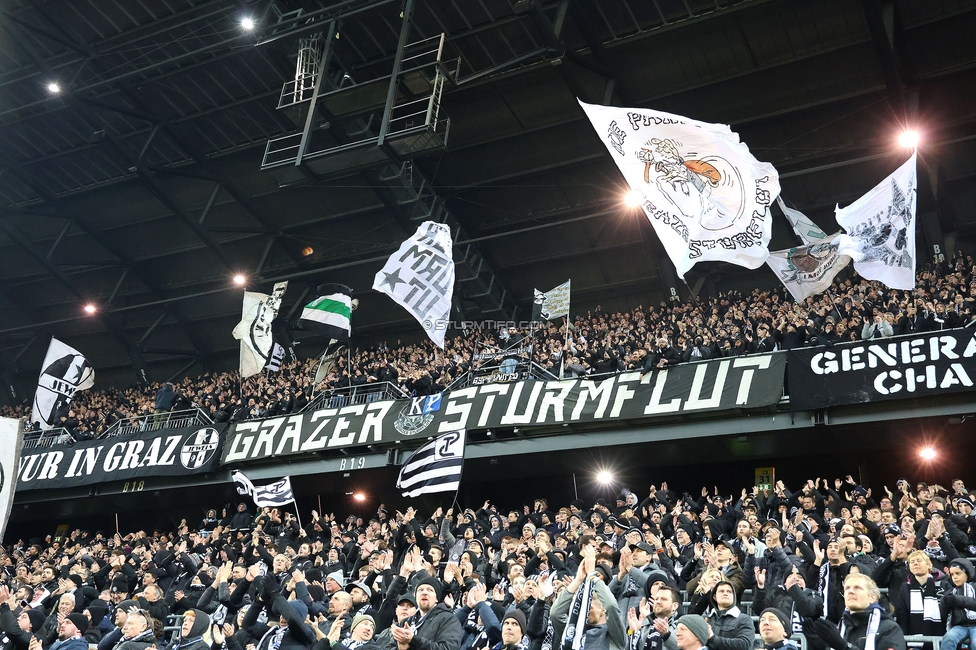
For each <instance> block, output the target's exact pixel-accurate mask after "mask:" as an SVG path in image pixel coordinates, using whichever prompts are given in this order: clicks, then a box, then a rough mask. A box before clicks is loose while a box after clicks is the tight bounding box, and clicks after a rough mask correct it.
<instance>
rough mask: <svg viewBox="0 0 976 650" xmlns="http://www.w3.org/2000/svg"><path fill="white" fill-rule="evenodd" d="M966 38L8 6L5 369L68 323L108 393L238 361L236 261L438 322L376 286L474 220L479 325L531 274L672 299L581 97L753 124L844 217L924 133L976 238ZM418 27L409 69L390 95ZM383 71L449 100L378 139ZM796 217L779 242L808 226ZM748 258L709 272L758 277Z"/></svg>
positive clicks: (17, 370) (645, 6) (393, 319)
mask: <svg viewBox="0 0 976 650" xmlns="http://www.w3.org/2000/svg"><path fill="white" fill-rule="evenodd" d="M403 13H406V15H407V17H408V18H411V20H410V21H409V26H410V29H409V31H408V32H407V33H406V34H402V30H401V25H402V23H403V20H402V18H401V15H402V14H403ZM244 18H250V19H252V20H253V21H254V24H255V25H254V29H252V30H246V29H244V27H242V23H241V21H242V20H243V19H244ZM442 33H443V34H444V35H445V37H444V39H443V41H441V39H440V38H439V36H440V35H441V34H442ZM973 33H976V2H973V1H972V0H896V1H890V0H863V1H861V2H856V1H852V0H810V1H807V2H802V3H800V2H789V1H786V0H558V1H552V0H549V1H543V0H519V1H518V2H514V1H513V0H425V1H422V2H414V1H412V0H407V1H406V2H401V1H395V2H394V1H389V0H385V1H384V0H345V1H341V2H339V1H328V0H307V1H300V0H274V1H273V2H267V1H261V2H247V1H245V0H238V1H237V2H227V1H224V0H201V1H195V0H87V1H86V2H76V1H74V0H10V1H9V2H7V3H5V4H4V7H3V8H2V9H0V368H2V369H3V371H4V373H5V376H6V379H7V380H8V381H7V382H4V383H8V382H9V381H10V380H11V378H12V377H17V378H18V379H21V378H22V379H23V381H25V382H30V381H32V380H33V378H34V377H36V372H37V368H38V367H39V366H40V363H41V360H42V358H43V354H44V350H45V348H46V345H47V340H48V338H49V336H50V335H52V334H53V335H55V336H57V337H58V338H61V339H62V340H64V341H65V342H67V343H69V344H71V345H74V346H75V347H77V348H79V349H81V350H83V351H84V352H85V353H86V354H87V355H88V356H89V359H90V360H91V361H92V363H93V364H94V366H95V367H96V369H100V370H101V372H102V374H100V377H101V378H105V380H108V381H109V382H113V380H114V383H116V384H124V383H128V382H129V381H131V380H132V379H133V378H134V377H135V375H134V374H133V372H132V367H133V363H139V360H140V359H143V360H144V361H145V363H146V364H148V365H147V367H148V369H149V371H150V372H151V374H152V376H153V378H154V379H157V380H159V379H165V378H167V377H169V376H178V375H179V374H180V373H183V374H186V373H190V374H196V373H197V372H199V371H202V370H203V369H204V368H207V369H213V368H218V369H219V368H229V367H233V366H234V365H235V359H236V355H237V353H236V350H237V342H236V341H235V340H234V339H233V338H232V337H231V336H230V331H231V329H232V328H233V326H234V324H236V322H237V321H238V320H239V318H240V310H241V295H240V290H239V288H236V287H234V285H233V284H232V281H231V277H232V276H233V275H235V274H238V273H240V274H244V275H245V276H246V277H247V278H248V281H247V286H248V288H252V289H255V290H262V291H267V290H269V289H270V285H271V282H272V281H273V280H275V279H285V278H288V279H290V281H291V285H290V288H289V290H288V293H287V295H286V297H285V301H284V305H283V309H282V314H283V315H284V317H285V319H291V321H293V320H294V319H295V318H297V315H298V313H299V311H300V306H301V305H302V304H303V303H304V302H307V298H309V296H311V295H312V293H311V292H312V291H314V287H315V286H316V285H318V284H320V283H322V282H342V283H345V284H348V285H350V286H352V287H353V288H354V289H356V291H357V297H359V298H360V299H361V301H362V307H361V308H360V310H359V311H357V312H356V323H355V328H356V332H358V334H359V335H360V336H363V337H367V336H368V337H387V336H389V337H397V336H401V335H413V336H416V335H419V334H420V329H419V327H418V326H417V325H416V324H415V323H414V322H413V321H412V319H411V318H410V316H409V315H408V314H407V313H406V312H405V311H403V310H401V309H400V308H398V307H396V306H395V305H394V304H393V303H392V301H390V300H389V299H388V298H386V297H383V296H380V295H378V294H371V293H369V286H370V285H371V283H372V276H373V274H374V273H375V272H376V271H377V270H378V269H379V267H380V266H381V265H382V259H383V258H384V257H385V256H388V255H389V254H390V253H391V252H392V251H393V250H395V248H396V245H397V244H398V243H399V242H400V241H402V240H403V239H404V238H405V237H406V235H407V234H408V233H412V232H413V230H414V229H415V228H416V225H417V224H418V223H419V222H420V221H422V220H423V219H424V218H434V219H435V220H447V222H448V223H450V224H451V225H452V227H453V229H454V230H455V232H456V233H457V235H456V237H455V241H456V247H455V249H456V254H455V257H456V259H458V260H459V270H458V278H459V280H458V283H457V289H456V291H457V293H458V295H459V300H458V303H457V304H458V306H459V307H460V309H461V311H462V313H463V316H464V318H466V319H477V318H491V319H496V320H502V319H508V318H511V317H512V316H513V315H515V310H516V308H517V307H521V308H522V313H523V314H524V313H525V311H526V310H525V308H526V307H527V305H528V302H529V301H530V298H531V294H532V289H533V287H540V288H549V287H551V286H554V285H556V284H558V283H560V282H562V281H563V280H565V279H566V278H567V277H570V276H571V277H572V278H573V280H574V284H573V289H574V293H573V297H574V303H575V304H578V305H592V304H596V303H598V302H602V304H603V305H605V306H607V305H611V306H615V307H616V306H619V307H625V306H633V305H636V304H638V303H644V304H647V302H648V301H650V300H659V299H660V298H661V297H662V296H663V295H664V289H665V287H666V286H668V284H669V282H666V280H665V279H667V278H673V273H674V271H673V267H671V266H670V262H669V261H668V259H667V258H666V256H665V255H664V251H663V250H662V248H661V244H660V242H659V241H658V240H657V238H656V237H655V236H654V234H653V231H652V230H651V227H650V225H649V223H648V222H647V220H646V219H645V218H644V217H643V216H641V215H639V214H638V213H636V212H635V211H634V210H633V209H628V208H627V207H626V206H624V205H623V203H622V202H621V192H622V188H623V187H624V183H623V180H622V178H621V176H620V175H619V173H618V172H617V170H616V168H615V166H614V164H613V162H612V160H611V159H610V158H609V156H608V154H607V152H606V150H605V148H604V145H603V144H602V142H601V141H600V139H599V137H598V136H597V134H596V133H595V132H593V130H592V129H591V128H590V126H589V124H588V123H587V121H586V120H585V117H584V115H583V113H582V111H581V110H580V108H579V106H578V104H577V102H576V98H577V97H579V98H581V99H583V100H585V101H588V102H592V103H609V104H614V105H619V106H640V107H650V108H655V109H659V110H664V111H669V112H673V113H678V114H682V115H687V116H689V117H693V118H696V119H700V120H704V121H713V122H723V123H727V124H731V125H732V127H733V129H734V130H736V131H738V132H739V133H740V134H741V136H742V139H743V140H744V141H745V142H746V143H747V144H749V146H750V148H751V149H752V151H753V152H754V153H755V154H756V155H757V157H758V158H759V159H760V160H766V161H770V162H772V163H773V164H774V165H775V166H776V167H777V169H778V170H779V172H780V174H781V178H782V185H783V195H784V197H785V198H786V199H787V200H788V202H789V203H791V204H792V205H794V206H795V207H797V208H799V209H801V210H804V211H806V212H807V213H808V214H809V215H810V216H811V217H813V218H814V219H815V220H817V221H818V222H819V223H821V224H822V225H824V227H825V229H827V230H828V232H829V231H830V230H829V228H830V226H831V225H832V208H833V206H834V204H835V203H837V202H840V203H847V202H850V201H852V200H853V199H855V198H857V197H858V196H859V195H860V194H862V193H863V192H865V191H866V190H867V189H869V188H870V187H872V186H873V185H874V184H876V183H877V182H878V181H879V180H881V179H882V178H883V177H884V176H885V175H887V174H888V173H890V172H891V171H892V170H893V169H894V168H895V167H896V166H897V164H898V163H900V162H901V161H902V160H904V158H905V155H906V152H905V150H904V149H900V148H899V147H898V146H897V145H896V144H895V142H896V138H897V136H898V134H899V133H900V131H902V130H903V129H905V128H917V129H918V130H919V131H920V132H921V134H922V145H921V149H920V157H921V163H922V164H921V166H920V170H919V177H920V193H919V214H920V217H921V218H920V220H919V221H920V222H921V223H922V224H923V228H920V230H921V231H922V232H920V234H919V247H920V249H921V248H922V247H931V245H932V244H935V243H938V244H939V245H940V246H944V245H945V244H946V243H949V244H950V245H951V244H952V242H953V241H955V239H954V238H956V237H958V238H959V239H965V238H971V237H972V235H973V233H974V230H976V213H974V211H973V210H972V209H971V208H970V207H969V206H970V205H971V204H972V202H973V200H976V156H974V154H976V142H974V140H976V130H974V124H976V91H974V89H976V41H974V39H973V38H972V34H973ZM318 34H321V37H320V38H317V39H316V38H314V37H315V36H316V35H318ZM401 37H403V38H401ZM303 39H304V40H303ZM401 41H402V42H403V44H404V45H406V46H407V49H406V52H407V59H408V60H409V61H413V62H414V63H416V65H415V66H414V67H413V68H411V65H412V64H411V63H409V61H408V62H405V63H404V65H403V66H401V68H402V69H403V70H404V71H405V72H403V73H402V74H400V75H398V76H397V78H396V80H395V81H396V83H394V84H391V83H390V77H391V74H392V73H393V68H394V62H395V60H396V59H397V53H398V43H400V42H401ZM302 45H303V46H304V47H305V49H306V53H307V54H306V56H305V57H304V58H303V60H302V65H297V63H296V60H297V58H298V55H299V48H300V46H302ZM309 52H310V53H309ZM323 53H328V56H325V55H324V54H323ZM431 56H434V57H437V58H438V61H437V63H436V65H433V66H430V65H426V67H425V64H426V63H427V62H428V60H429V57H431ZM411 57H414V58H411ZM425 57H427V58H425ZM322 61H324V62H325V63H324V74H321V75H318V74H316V72H317V70H318V68H317V64H318V63H320V62H322ZM303 66H304V67H303ZM296 70H298V71H299V72H302V71H304V72H305V73H306V74H305V76H304V77H303V78H302V80H300V82H299V84H297V85H298V88H296V83H295V80H296ZM438 71H439V72H438ZM437 79H440V81H441V82H442V83H443V94H442V95H441V94H440V92H439V86H438V83H435V82H436V80H437ZM287 82H291V84H290V85H289V86H287V87H285V89H284V90H283V84H286V83H287ZM52 84H56V87H55V86H54V85H52ZM391 89H392V96H394V97H395V101H396V102H397V105H398V106H401V107H407V106H410V105H415V106H419V107H421V108H423V107H430V106H433V107H434V109H435V110H434V112H435V113H436V115H437V117H436V118H435V119H434V121H433V124H432V126H431V127H430V128H427V129H424V128H418V127H417V126H416V124H414V122H411V120H413V119H414V117H410V116H406V117H402V116H397V115H390V116H389V117H390V118H391V119H400V120H402V121H401V123H400V127H402V128H400V135H398V136H396V137H387V138H385V139H384V142H383V144H382V145H381V146H380V145H378V144H377V143H376V142H375V141H373V142H372V143H371V142H370V139H371V138H372V139H376V138H380V137H381V136H382V135H383V134H381V133H380V131H381V130H382V126H384V124H385V123H384V120H383V117H384V114H383V113H384V106H385V101H386V99H387V95H388V93H390V92H391ZM312 93H314V94H315V96H316V100H315V101H316V103H315V106H316V110H315V112H314V115H313V116H312V119H309V120H307V119H306V115H305V112H306V111H305V109H306V107H307V106H308V105H309V104H310V101H309V100H308V97H309V96H310V95H311V94H312ZM299 95H302V97H301V101H299V97H298V96H299ZM431 96H434V97H435V101H434V102H431V101H430V100H429V98H430V97H431ZM411 102H415V103H414V104H411ZM279 105H283V107H282V108H280V109H279V108H278V107H279ZM404 110H406V109H404ZM420 114H421V117H420V118H416V119H423V117H422V114H423V110H421V111H420ZM448 117H449V118H450V123H449V126H448V124H447V122H446V118H448ZM391 123H392V122H391ZM421 126H423V125H421ZM411 129H412V130H411ZM386 130H387V131H388V132H392V131H395V130H396V129H386ZM303 131H305V132H307V133H308V138H307V139H306V140H305V144H306V148H305V149H304V153H305V154H306V157H305V159H303V160H302V161H301V162H300V164H297V165H296V164H295V162H296V161H295V160H294V158H295V156H296V154H295V151H296V150H297V148H298V142H299V141H300V140H302V138H301V134H302V133H303ZM408 132H409V134H408ZM295 134H298V137H297V139H296V137H295ZM405 134H408V135H409V137H408V135H405ZM386 135H388V136H389V135H390V133H387V134H386ZM285 136H290V138H288V137H285ZM445 140H446V145H445ZM269 141H273V144H272V145H270V146H269ZM363 142H365V143H366V144H365V145H363V144H362V143H363ZM262 167H264V168H263V169H262ZM774 231H775V232H774V240H773V246H774V248H775V247H777V246H778V247H785V246H787V245H789V244H791V243H792V242H793V239H792V236H791V234H790V233H789V232H788V229H787V227H786V223H785V221H784V220H782V219H780V220H779V221H778V222H777V224H776V226H775V227H774ZM929 250H930V248H929ZM462 259H463V263H462V262H461V260H462ZM923 259H924V256H923ZM719 273H721V277H719ZM746 273H747V272H746V271H745V270H740V269H735V268H733V267H728V266H722V265H718V264H710V265H702V266H701V267H699V268H696V269H695V270H693V271H692V272H691V273H690V274H689V277H688V281H689V286H690V287H692V288H701V287H702V286H706V287H708V288H714V286H716V285H715V284H706V283H718V284H717V286H718V287H719V288H722V287H723V286H724V287H728V286H730V284H729V283H730V282H731V283H734V282H736V281H740V282H747V283H749V284H751V285H753V286H754V285H755V284H757V283H759V282H760V280H759V279H754V278H761V277H762V276H761V272H751V273H754V274H755V275H751V276H745V275H744V274H746ZM744 278H745V279H744ZM769 280H770V278H768V277H767V278H766V280H764V282H768V281H769ZM670 283H671V284H673V280H671V281H670ZM86 304H92V305H94V306H95V307H96V308H97V311H96V312H95V314H93V315H87V314H85V313H84V311H83V307H84V306H85V305H86ZM296 338H299V339H300V338H301V334H298V335H297V336H296ZM99 384H100V385H102V386H104V385H106V384H105V383H102V381H100V382H99Z"/></svg>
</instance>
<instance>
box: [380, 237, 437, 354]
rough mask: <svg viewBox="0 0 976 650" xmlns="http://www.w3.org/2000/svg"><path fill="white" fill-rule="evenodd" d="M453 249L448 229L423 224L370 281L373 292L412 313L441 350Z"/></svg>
mask: <svg viewBox="0 0 976 650" xmlns="http://www.w3.org/2000/svg"><path fill="white" fill-rule="evenodd" d="M453 250H454V244H453V242H452V241H451V229H450V228H448V227H447V226H445V225H444V224H442V223H435V222H433V221H425V222H423V223H422V224H421V225H420V227H419V228H417V232H415V233H414V234H413V235H412V236H411V237H410V239H408V240H406V241H405V242H403V243H402V244H400V250H398V251H397V252H396V253H394V254H393V255H392V256H391V257H390V259H388V260H387V261H386V264H385V265H384V266H383V268H382V270H380V272H379V273H377V274H376V277H375V278H374V279H373V289H375V290H376V291H379V292H381V293H385V294H386V295H388V296H389V297H391V298H393V300H394V301H395V302H396V303H397V304H398V305H400V306H401V307H403V308H404V309H406V310H407V311H409V312H410V313H411V314H413V317H414V318H416V319H417V322H419V323H420V324H421V325H422V326H423V328H424V331H425V332H427V336H429V337H430V340H431V341H433V342H434V343H436V344H437V345H438V346H439V347H441V348H443V347H444V334H445V332H446V331H447V325H448V318H450V315H451V297H452V296H453V295H454V259H453V255H454V253H453Z"/></svg>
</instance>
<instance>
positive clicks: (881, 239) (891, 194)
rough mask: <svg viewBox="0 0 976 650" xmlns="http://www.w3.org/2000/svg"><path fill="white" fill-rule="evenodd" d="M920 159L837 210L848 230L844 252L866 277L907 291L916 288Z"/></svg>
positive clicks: (841, 244) (840, 247)
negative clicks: (917, 169)
mask: <svg viewBox="0 0 976 650" xmlns="http://www.w3.org/2000/svg"><path fill="white" fill-rule="evenodd" d="M917 155H918V154H917V153H913V154H912V157H911V158H909V159H908V160H907V161H906V162H905V164H903V165H902V166H901V167H899V168H898V169H896V170H895V171H894V172H893V173H892V174H891V175H890V176H888V178H886V179H884V180H883V181H881V182H880V183H878V184H877V185H875V186H874V187H873V188H871V190H870V191H869V192H868V193H867V194H865V195H864V196H862V197H861V198H859V199H858V200H857V201H855V202H854V203H852V204H850V205H849V206H847V207H846V208H842V207H840V206H837V208H836V209H835V211H834V212H835V215H836V217H837V223H839V224H840V225H841V226H843V227H844V230H846V231H847V232H846V234H843V235H840V236H839V237H837V238H836V239H835V240H834V243H835V244H838V253H840V254H842V255H849V256H850V257H851V258H852V259H853V260H854V270H855V271H857V272H858V273H859V274H860V275H861V277H864V278H866V279H868V280H877V281H879V282H883V283H884V284H885V285H886V286H889V287H891V288H892V289H903V290H905V291H908V290H910V289H914V288H915V205H916V198H917V194H918V192H917V190H918V180H917V178H916V175H915V173H916V172H915V159H916V157H917Z"/></svg>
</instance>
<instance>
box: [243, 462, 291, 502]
mask: <svg viewBox="0 0 976 650" xmlns="http://www.w3.org/2000/svg"><path fill="white" fill-rule="evenodd" d="M230 477H231V478H232V479H234V482H235V483H237V493H238V494H240V495H241V496H250V497H251V498H252V499H254V505H256V506H257V507H259V508H275V507H277V506H283V505H285V504H287V503H292V502H293V501H294V500H295V493H294V492H293V491H292V489H291V477H290V476H286V477H284V478H283V479H280V480H277V481H275V482H274V483H269V484H268V485H254V484H253V483H251V479H249V478H248V477H247V476H245V475H244V472H241V471H238V470H234V472H233V473H231V475H230Z"/></svg>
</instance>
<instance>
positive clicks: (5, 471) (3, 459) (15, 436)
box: [0, 418, 24, 539]
mask: <svg viewBox="0 0 976 650" xmlns="http://www.w3.org/2000/svg"><path fill="white" fill-rule="evenodd" d="M23 443H24V426H23V423H22V422H21V421H20V420H15V419H14V418H0V539H3V533H4V531H5V530H6V529H7V520H8V519H10V509H11V508H12V507H13V505H14V492H15V491H16V490H17V470H18V468H19V467H20V451H21V450H20V448H21V446H23Z"/></svg>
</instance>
